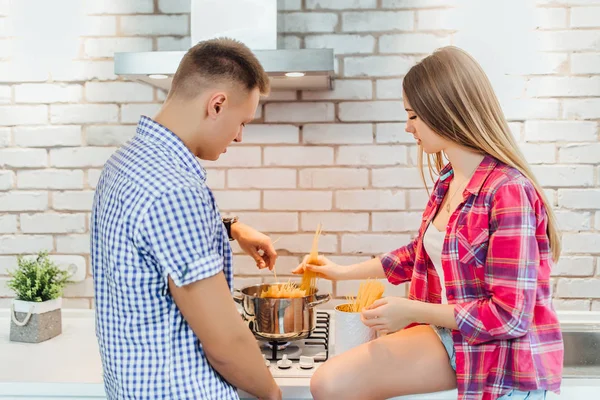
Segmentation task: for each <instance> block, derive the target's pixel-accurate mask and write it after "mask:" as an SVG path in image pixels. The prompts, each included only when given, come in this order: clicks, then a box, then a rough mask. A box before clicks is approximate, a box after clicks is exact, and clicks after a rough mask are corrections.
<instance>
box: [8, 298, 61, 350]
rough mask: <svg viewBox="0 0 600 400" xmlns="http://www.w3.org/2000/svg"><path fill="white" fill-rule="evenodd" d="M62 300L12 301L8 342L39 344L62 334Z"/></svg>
mask: <svg viewBox="0 0 600 400" xmlns="http://www.w3.org/2000/svg"><path fill="white" fill-rule="evenodd" d="M61 304H62V299H55V300H49V301H44V302H41V303H35V302H29V301H21V300H13V305H12V309H11V321H10V340H11V341H13V342H24V343H40V342H43V341H46V340H48V339H52V338H53V337H55V336H58V335H60V334H61V333H62V313H61V308H60V307H61Z"/></svg>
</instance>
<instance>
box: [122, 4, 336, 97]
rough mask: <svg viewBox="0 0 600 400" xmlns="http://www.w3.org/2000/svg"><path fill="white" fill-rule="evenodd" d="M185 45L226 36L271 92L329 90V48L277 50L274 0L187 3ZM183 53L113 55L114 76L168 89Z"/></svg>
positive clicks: (331, 61) (330, 78)
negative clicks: (249, 57) (244, 49)
mask: <svg viewBox="0 0 600 400" xmlns="http://www.w3.org/2000/svg"><path fill="white" fill-rule="evenodd" d="M191 5H192V8H191V16H190V21H191V38H192V39H191V43H190V47H191V46H192V45H193V44H195V43H197V42H199V41H201V40H205V39H209V38H215V37H223V36H224V37H230V38H234V39H237V40H240V41H242V42H243V43H245V44H246V45H247V46H248V47H250V48H251V49H252V51H253V52H254V54H256V56H257V58H258V59H259V61H260V62H261V64H262V65H263V67H264V69H265V71H266V72H267V73H268V74H269V77H270V79H271V89H272V90H330V89H332V88H333V82H332V80H333V74H334V66H333V65H334V53H333V49H277V0H191ZM184 54H185V51H146V52H123V53H115V56H114V63H115V74H116V75H120V76H123V77H126V78H128V79H131V80H136V81H141V82H145V83H148V84H150V85H152V86H155V87H157V88H160V89H164V90H169V88H170V86H171V78H172V76H173V74H174V73H175V71H176V70H177V66H178V65H179V62H180V61H181V58H182V57H183V55H184Z"/></svg>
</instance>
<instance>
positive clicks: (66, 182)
mask: <svg viewBox="0 0 600 400" xmlns="http://www.w3.org/2000/svg"><path fill="white" fill-rule="evenodd" d="M17 188H19V189H83V171H81V170H57V169H46V170H32V171H19V172H17Z"/></svg>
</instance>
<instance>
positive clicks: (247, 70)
mask: <svg viewBox="0 0 600 400" xmlns="http://www.w3.org/2000/svg"><path fill="white" fill-rule="evenodd" d="M228 82H230V83H234V84H238V85H240V87H242V88H244V89H246V90H247V91H248V92H250V91H252V90H253V89H255V88H258V90H259V91H260V93H261V94H263V95H266V94H268V93H269V90H270V88H269V76H268V75H267V74H266V73H265V70H264V69H263V67H262V65H261V64H260V62H259V61H258V59H257V58H256V56H255V55H254V53H252V51H251V50H250V49H249V48H248V47H247V46H246V45H245V44H243V43H241V42H239V41H237V40H234V39H228V38H217V39H210V40H205V41H201V42H199V43H198V44H196V45H195V46H193V47H192V48H190V49H189V50H188V51H187V53H186V54H185V55H184V56H183V58H182V59H181V62H180V63H179V67H178V68H177V71H176V72H175V75H174V76H173V82H172V84H171V90H170V92H169V96H173V95H177V96H180V95H182V96H185V97H189V98H192V97H195V96H197V95H198V94H199V93H200V92H201V91H202V89H204V88H207V87H210V86H211V85H213V84H215V83H228Z"/></svg>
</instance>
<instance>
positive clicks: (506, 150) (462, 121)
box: [402, 46, 561, 262]
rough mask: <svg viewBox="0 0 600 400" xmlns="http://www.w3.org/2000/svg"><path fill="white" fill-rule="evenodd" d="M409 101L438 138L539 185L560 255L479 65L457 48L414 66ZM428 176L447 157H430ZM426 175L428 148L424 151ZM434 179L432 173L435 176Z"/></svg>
mask: <svg viewBox="0 0 600 400" xmlns="http://www.w3.org/2000/svg"><path fill="white" fill-rule="evenodd" d="M402 86H403V89H404V94H405V96H406V99H407V100H408V102H409V103H410V106H411V108H412V110H413V111H414V112H415V114H417V116H418V117H419V118H420V119H422V120H423V122H425V124H427V126H428V127H430V128H431V129H432V130H433V131H434V132H435V133H437V134H438V135H440V136H442V137H444V138H446V139H448V140H451V141H453V142H455V143H458V144H459V145H461V146H464V147H466V148H469V149H471V150H474V151H477V152H479V153H485V154H489V155H490V156H492V157H494V158H496V159H497V160H499V161H501V162H503V163H504V164H507V165H509V166H511V167H513V168H516V169H517V170H519V171H520V172H521V173H522V174H523V175H525V177H527V178H528V179H529V180H530V181H531V182H532V183H533V185H534V187H535V189H536V190H537V192H538V194H539V196H540V197H541V198H542V199H543V201H544V205H545V208H546V214H547V215H548V237H549V239H550V249H551V250H552V258H553V260H554V261H555V262H556V261H558V259H559V257H560V251H561V244H560V233H559V230H558V225H557V222H556V216H555V214H554V211H553V210H552V207H551V205H550V204H549V203H548V200H547V198H546V195H545V194H544V191H543V190H542V187H541V186H540V184H539V183H538V181H537V179H536V178H535V176H534V175H533V173H532V171H531V169H530V168H529V165H528V164H527V161H525V157H523V154H522V153H521V151H520V150H519V148H518V146H517V143H516V142H515V140H514V138H513V136H512V134H511V132H510V129H509V127H508V123H507V122H506V118H505V117H504V113H503V112H502V109H501V108H500V103H499V102H498V99H497V97H496V95H495V93H494V90H493V88H492V85H491V83H490V81H489V80H488V78H487V75H486V74H485V72H484V71H483V69H482V68H481V66H480V65H479V63H478V62H477V61H476V60H475V59H474V58H473V57H471V55H469V54H468V53H467V52H465V51H464V50H462V49H459V48H457V47H452V46H449V47H443V48H441V49H438V50H437V51H435V52H434V53H433V54H431V55H430V56H428V57H426V58H425V59H423V60H422V61H421V62H419V63H418V64H417V65H415V66H413V67H412V68H411V69H410V71H409V72H408V73H407V74H406V76H405V77H404V80H403V83H402ZM427 161H428V166H429V173H430V174H432V165H433V168H434V169H435V172H436V173H437V174H438V175H439V172H440V171H441V170H442V168H443V167H444V164H445V162H444V159H443V157H442V153H441V152H439V153H436V154H434V155H433V160H432V157H431V156H430V155H428V156H427ZM419 168H420V171H421V177H422V178H423V181H424V182H425V175H424V173H423V150H422V149H421V151H420V153H419ZM432 175H433V174H432Z"/></svg>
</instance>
